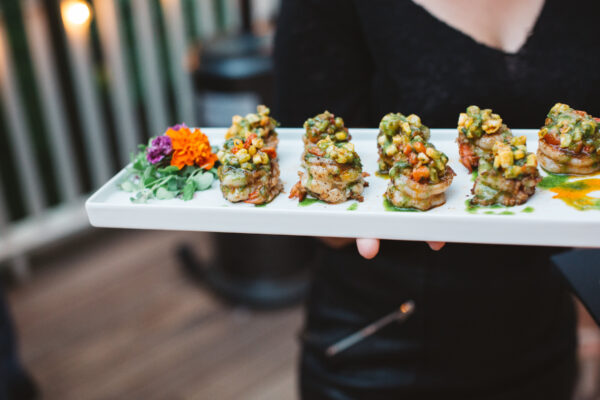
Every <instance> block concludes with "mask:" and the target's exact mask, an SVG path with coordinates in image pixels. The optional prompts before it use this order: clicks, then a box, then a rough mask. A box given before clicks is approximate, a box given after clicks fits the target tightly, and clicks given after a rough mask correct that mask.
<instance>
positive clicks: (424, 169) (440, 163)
mask: <svg viewBox="0 0 600 400" xmlns="http://www.w3.org/2000/svg"><path fill="white" fill-rule="evenodd" d="M401 151H402V155H403V157H402V160H401V161H397V162H396V163H395V164H394V166H393V167H392V169H391V170H390V177H392V178H395V177H396V176H398V175H400V174H403V175H410V176H411V178H412V179H413V180H414V181H416V182H420V183H438V182H440V180H441V178H442V177H443V176H444V174H445V173H446V166H447V164H448V156H446V154H444V153H442V152H441V151H439V150H436V148H435V146H434V145H433V144H431V143H428V142H424V141H423V139H422V138H421V137H416V138H415V139H413V140H411V141H410V142H408V143H407V144H405V145H404V146H403V147H402V148H401Z"/></svg>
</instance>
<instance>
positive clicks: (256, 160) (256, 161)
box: [252, 153, 262, 164]
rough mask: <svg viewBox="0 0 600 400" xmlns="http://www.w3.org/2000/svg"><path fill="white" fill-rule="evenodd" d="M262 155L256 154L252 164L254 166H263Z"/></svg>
mask: <svg viewBox="0 0 600 400" xmlns="http://www.w3.org/2000/svg"><path fill="white" fill-rule="evenodd" d="M260 154H261V153H256V154H254V156H253V157H252V162H253V163H254V164H262V157H261V156H260Z"/></svg>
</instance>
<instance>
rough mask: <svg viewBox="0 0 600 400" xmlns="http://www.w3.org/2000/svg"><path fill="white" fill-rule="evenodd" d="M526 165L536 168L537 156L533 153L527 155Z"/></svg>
mask: <svg viewBox="0 0 600 400" xmlns="http://www.w3.org/2000/svg"><path fill="white" fill-rule="evenodd" d="M526 164H527V165H529V166H531V167H537V156H536V155H535V154H533V153H531V154H529V155H528V156H527V162H526Z"/></svg>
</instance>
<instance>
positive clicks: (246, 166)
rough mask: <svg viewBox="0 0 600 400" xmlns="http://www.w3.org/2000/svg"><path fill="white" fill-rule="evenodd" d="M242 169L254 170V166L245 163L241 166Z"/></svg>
mask: <svg viewBox="0 0 600 400" xmlns="http://www.w3.org/2000/svg"><path fill="white" fill-rule="evenodd" d="M241 167H242V168H244V169H252V164H250V163H249V162H245V163H243V164H242V165H241Z"/></svg>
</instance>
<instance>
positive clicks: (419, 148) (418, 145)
mask: <svg viewBox="0 0 600 400" xmlns="http://www.w3.org/2000/svg"><path fill="white" fill-rule="evenodd" d="M413 146H414V147H415V150H416V151H417V152H419V153H425V150H426V148H425V145H424V144H423V143H421V142H415V143H414V145H413Z"/></svg>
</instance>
